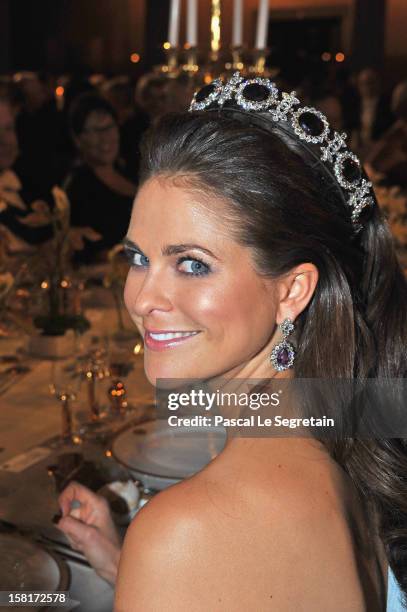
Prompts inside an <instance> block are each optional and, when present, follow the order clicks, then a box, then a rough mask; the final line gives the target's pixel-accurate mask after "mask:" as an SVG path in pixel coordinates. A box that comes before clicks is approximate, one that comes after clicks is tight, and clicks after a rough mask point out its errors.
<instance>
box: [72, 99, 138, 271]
mask: <svg viewBox="0 0 407 612" xmlns="http://www.w3.org/2000/svg"><path fill="white" fill-rule="evenodd" d="M70 127H71V132H72V135H73V138H74V141H75V144H76V146H77V149H78V152H79V155H80V162H79V163H78V165H77V166H75V168H74V169H73V170H72V172H71V173H70V175H69V176H68V178H67V179H66V181H65V185H64V186H65V189H66V191H67V194H68V197H69V200H70V202H71V219H72V224H73V225H74V226H79V227H83V226H87V227H92V228H93V229H94V230H95V231H96V232H97V233H98V234H99V235H100V239H99V240H98V241H95V242H90V241H86V245H85V249H84V250H83V251H82V252H81V254H80V257H81V261H82V262H84V263H92V262H96V261H103V260H104V258H105V255H106V252H107V251H108V250H109V249H110V248H111V247H113V246H114V245H115V244H117V243H118V242H120V241H121V240H122V238H123V237H124V235H125V234H126V230H127V226H128V222H129V218H130V212H131V207H132V203H133V199H134V195H135V193H136V185H135V184H134V183H133V182H131V181H130V180H129V179H128V178H127V176H126V174H125V171H124V170H123V169H122V168H121V166H120V160H119V149H120V136H119V129H118V125H117V120H116V114H115V111H114V110H113V108H112V107H111V105H110V104H109V103H108V102H107V101H106V100H104V99H103V98H101V97H99V96H98V95H97V94H94V93H86V94H83V95H81V96H79V98H77V99H76V101H75V102H74V103H73V104H72V108H71V111H70Z"/></svg>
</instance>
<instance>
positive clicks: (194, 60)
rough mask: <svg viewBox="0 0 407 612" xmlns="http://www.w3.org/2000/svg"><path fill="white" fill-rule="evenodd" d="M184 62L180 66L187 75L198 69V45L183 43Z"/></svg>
mask: <svg viewBox="0 0 407 612" xmlns="http://www.w3.org/2000/svg"><path fill="white" fill-rule="evenodd" d="M184 48H185V63H184V64H183V66H182V69H183V71H184V72H186V73H187V74H188V76H190V77H193V76H195V75H196V73H197V72H198V71H199V65H198V47H191V46H189V45H185V47H184Z"/></svg>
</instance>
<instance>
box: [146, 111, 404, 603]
mask: <svg viewBox="0 0 407 612" xmlns="http://www.w3.org/2000/svg"><path fill="white" fill-rule="evenodd" d="M259 117H260V120H261V121H265V122H266V121H268V126H267V130H266V129H261V126H260V125H259V123H258V121H257V122H256V121H255V120H252V119H251V116H250V115H249V113H246V116H245V118H244V119H243V120H242V117H241V114H240V116H238V115H237V114H235V113H233V111H230V112H229V111H226V110H224V111H222V112H214V111H209V112H208V111H205V112H201V113H198V112H195V113H184V114H180V115H172V116H171V115H170V116H167V117H166V118H163V119H162V120H161V121H160V122H159V123H158V124H157V125H156V126H155V128H154V129H153V130H152V131H151V132H150V134H149V135H148V137H147V138H146V139H145V141H144V144H143V148H142V149H143V150H142V159H143V164H142V176H141V181H144V180H147V179H148V178H149V177H151V176H154V175H159V174H164V175H170V176H174V175H184V176H185V177H186V179H187V180H189V181H190V183H191V184H193V185H194V186H195V187H197V188H199V187H201V188H202V189H203V190H205V191H206V192H208V191H209V192H213V193H215V194H217V195H218V196H220V197H222V198H223V199H225V200H226V201H227V202H229V203H230V207H229V208H230V214H231V216H232V220H234V221H235V222H234V223H232V224H231V231H232V232H234V233H235V236H236V237H237V239H238V240H239V241H240V243H241V244H243V245H246V246H248V247H250V248H251V249H252V252H253V256H254V260H255V262H256V264H257V269H258V271H259V273H260V274H264V275H269V276H273V277H278V276H279V275H281V274H284V273H286V272H288V271H289V270H291V269H292V268H293V267H295V266H296V265H298V264H300V263H303V262H312V263H314V264H315V265H316V267H317V268H318V271H319V280H318V284H317V287H316V290H315V293H314V296H313V298H312V300H311V302H310V303H309V305H308V307H307V308H306V309H305V310H304V312H302V313H301V315H300V317H299V318H298V319H297V321H296V324H297V330H298V333H297V344H298V352H297V356H296V362H295V375H296V377H298V378H326V379H332V378H333V379H338V378H341V379H342V378H343V379H359V380H362V379H365V378H369V377H370V378H386V379H388V378H403V377H405V375H406V345H407V342H406V340H407V311H406V304H407V286H406V281H405V279H404V277H403V274H402V271H401V269H400V266H399V263H398V261H397V258H396V255H395V251H394V248H393V243H392V238H391V235H390V233H389V230H388V227H387V224H386V223H385V221H384V219H383V217H382V214H381V211H380V209H379V208H378V206H377V205H374V206H373V207H372V208H371V209H370V211H369V215H368V218H365V219H364V222H363V223H364V225H363V230H362V231H361V232H359V233H358V234H356V233H355V231H354V227H353V225H352V222H351V218H350V209H349V207H347V205H346V204H345V203H344V201H343V198H342V197H341V195H340V191H339V190H338V188H337V185H336V184H335V182H334V181H333V180H332V178H331V177H330V176H328V175H327V173H326V172H325V170H324V167H323V166H322V163H319V162H318V163H315V158H313V157H312V156H311V155H309V152H307V150H306V149H305V148H304V147H303V146H302V145H301V144H300V143H299V141H298V139H295V138H291V137H289V136H288V135H287V134H286V133H283V132H282V131H281V130H280V129H279V127H278V126H277V125H273V124H272V122H271V120H270V119H269V120H267V119H262V118H261V116H259V115H257V119H259ZM326 444H327V447H328V450H329V451H330V453H331V454H332V456H333V457H334V458H335V460H336V461H338V463H339V464H340V465H342V466H343V467H344V469H345V470H346V471H347V472H348V474H350V476H351V477H352V479H353V481H354V483H355V485H356V487H357V489H358V491H359V492H360V494H361V497H362V498H363V499H364V500H365V503H368V504H369V505H373V506H374V509H375V512H376V513H377V515H378V523H379V531H380V535H381V537H382V540H383V542H384V545H385V548H386V552H387V556H388V560H389V563H390V566H391V567H392V569H393V571H394V574H395V576H396V578H397V580H398V582H399V583H400V585H401V587H402V589H403V591H404V593H407V452H406V448H405V446H404V441H403V440H400V439H387V440H385V439H373V440H372V439H371V440H360V439H356V438H355V439H352V438H349V439H344V438H342V439H337V440H333V441H331V442H326Z"/></svg>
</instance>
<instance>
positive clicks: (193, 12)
mask: <svg viewBox="0 0 407 612" xmlns="http://www.w3.org/2000/svg"><path fill="white" fill-rule="evenodd" d="M187 44H188V45H189V46H190V47H196V46H197V45H198V0H188V12H187Z"/></svg>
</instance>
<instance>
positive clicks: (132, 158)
mask: <svg viewBox="0 0 407 612" xmlns="http://www.w3.org/2000/svg"><path fill="white" fill-rule="evenodd" d="M101 92H102V95H103V97H104V98H106V100H107V101H108V102H110V104H111V105H112V106H113V108H114V110H115V111H116V115H117V122H118V125H119V129H120V155H121V157H122V158H123V160H124V162H125V164H126V171H127V172H128V174H129V177H131V178H132V179H134V180H135V181H136V182H137V181H138V172H139V165H140V151H139V145H140V140H141V137H142V136H143V133H144V132H145V130H146V129H147V128H148V126H149V124H150V119H149V116H148V114H147V113H146V112H145V111H143V110H141V108H140V107H138V106H137V104H136V102H135V100H134V93H133V88H132V86H131V84H130V81H129V78H128V77H127V76H119V77H115V78H113V79H110V80H108V81H106V82H105V83H103V85H102V86H101Z"/></svg>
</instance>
